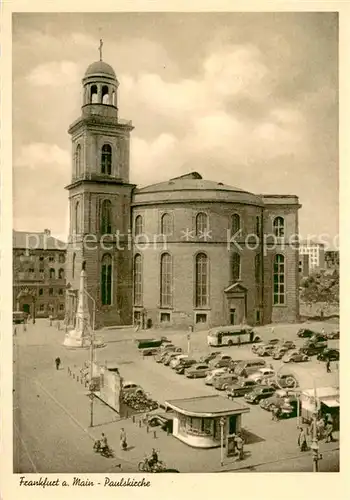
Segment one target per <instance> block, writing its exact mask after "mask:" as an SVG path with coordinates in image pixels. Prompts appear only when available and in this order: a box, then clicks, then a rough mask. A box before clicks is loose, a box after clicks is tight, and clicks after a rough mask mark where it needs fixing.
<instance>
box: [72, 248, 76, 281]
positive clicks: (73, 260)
mask: <svg viewBox="0 0 350 500" xmlns="http://www.w3.org/2000/svg"><path fill="white" fill-rule="evenodd" d="M75 258H76V255H75V253H73V259H72V278H74V274H75Z"/></svg>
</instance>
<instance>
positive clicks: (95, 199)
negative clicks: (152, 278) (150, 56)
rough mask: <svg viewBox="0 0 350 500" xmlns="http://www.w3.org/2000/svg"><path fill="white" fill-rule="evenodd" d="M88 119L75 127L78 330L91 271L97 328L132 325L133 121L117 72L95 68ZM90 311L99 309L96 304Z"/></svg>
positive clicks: (71, 260)
mask: <svg viewBox="0 0 350 500" xmlns="http://www.w3.org/2000/svg"><path fill="white" fill-rule="evenodd" d="M82 85H83V99H82V100H83V102H82V108H81V116H80V117H79V118H78V119H77V120H75V121H74V122H73V123H72V124H71V125H70V127H69V130H68V133H69V134H70V135H71V140H72V178H71V182H70V184H69V185H68V186H67V187H66V189H67V190H68V192H69V209H70V224H69V226H70V230H69V243H68V249H67V267H66V273H67V284H68V286H67V288H68V290H67V304H66V306H67V307H66V311H67V318H66V319H67V320H68V322H69V324H72V323H74V314H75V310H76V305H77V291H78V288H79V276H80V272H81V269H82V265H83V262H85V266H86V274H87V283H86V284H87V287H86V288H87V291H88V293H89V294H90V295H91V297H92V298H93V299H94V300H95V302H96V325H97V326H103V325H106V326H107V325H126V324H131V322H132V248H131V243H130V240H131V238H130V234H131V226H130V225H131V215H130V214H131V196H132V190H133V188H134V186H133V185H132V184H130V183H129V146H130V132H131V131H132V130H133V126H132V123H131V121H126V120H121V119H120V118H119V116H118V86H119V82H118V80H117V77H116V74H115V72H114V70H113V68H112V67H111V66H110V65H109V64H107V63H105V62H104V61H103V60H102V41H101V43H100V60H99V61H97V62H94V63H92V64H91V65H90V66H89V67H88V68H87V70H86V72H85V76H84V78H83V80H82ZM89 303H90V306H89V307H90V311H91V312H92V309H93V301H92V300H91V299H90V300H89Z"/></svg>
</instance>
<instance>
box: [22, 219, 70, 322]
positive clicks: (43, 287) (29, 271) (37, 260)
mask: <svg viewBox="0 0 350 500" xmlns="http://www.w3.org/2000/svg"><path fill="white" fill-rule="evenodd" d="M65 262H66V249H65V243H64V242H62V241H60V240H58V239H57V238H54V237H52V236H51V234H50V231H49V230H47V229H46V230H45V231H44V232H42V233H29V232H24V231H13V309H14V310H16V311H24V312H26V313H28V314H30V315H31V316H32V317H34V318H35V317H37V318H38V317H39V318H40V317H41V318H44V317H48V316H49V315H50V314H51V315H53V316H54V317H57V318H64V314H65V296H66V280H65Z"/></svg>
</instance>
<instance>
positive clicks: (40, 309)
mask: <svg viewBox="0 0 350 500" xmlns="http://www.w3.org/2000/svg"><path fill="white" fill-rule="evenodd" d="M39 311H40V312H43V311H45V305H44V304H40V306H39Z"/></svg>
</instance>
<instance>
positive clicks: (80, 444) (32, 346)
mask: <svg viewBox="0 0 350 500" xmlns="http://www.w3.org/2000/svg"><path fill="white" fill-rule="evenodd" d="M310 327H311V325H310ZM322 327H323V326H322ZM278 329H283V330H282V331H283V337H284V338H286V339H290V338H293V339H294V338H295V334H296V330H297V326H296V325H279V326H278V327H277V326H274V332H271V329H270V328H266V327H265V328H264V330H263V329H261V330H262V333H261V335H262V336H263V338H264V339H265V338H266V339H267V338H268V337H269V336H271V335H272V336H280V332H279V331H278ZM330 329H332V326H331V327H330ZM101 334H102V335H103V337H104V339H105V341H106V342H107V346H106V347H105V348H103V349H98V350H97V353H96V355H97V359H98V360H100V361H115V362H117V363H118V364H119V365H120V370H121V372H122V374H123V376H124V377H125V378H126V379H129V380H133V381H135V382H137V383H140V384H141V385H142V386H143V387H144V388H145V390H146V391H148V392H149V393H151V395H152V396H153V398H154V399H157V400H159V401H164V400H166V399H175V398H180V397H181V398H182V397H191V396H195V395H205V394H217V392H216V391H215V390H214V389H212V388H211V387H207V386H205V384H204V383H203V381H202V380H189V379H186V378H185V377H183V376H180V375H177V374H176V373H175V372H173V371H172V370H171V369H170V368H168V367H164V366H163V365H159V364H157V363H156V362H155V361H154V360H153V359H152V358H151V357H147V358H143V357H142V356H140V354H139V352H138V351H137V348H136V345H135V342H134V341H133V340H134V339H135V338H141V337H143V338H146V337H148V338H149V337H153V336H155V335H157V336H159V335H160V334H161V332H159V331H156V332H154V331H153V332H149V331H148V332H138V333H137V334H135V333H134V332H133V330H132V329H118V330H105V331H103V332H101ZM166 335H167V336H168V337H169V338H171V339H172V340H173V341H174V342H175V343H176V344H177V345H181V346H183V348H185V347H187V339H186V335H185V334H184V333H183V332H182V333H181V332H169V331H168V332H167V333H166ZM63 338H64V332H63V331H58V330H57V329H56V328H54V327H49V326H48V324H47V322H46V321H45V320H42V321H38V322H37V323H36V325H29V326H28V329H27V332H23V331H20V329H19V330H18V334H17V336H16V337H15V347H14V354H15V356H14V362H15V366H14V375H15V394H14V429H15V433H14V435H15V439H14V444H15V448H14V449H15V463H14V467H15V470H17V471H21V472H31V471H35V470H37V471H38V472H67V473H69V472H71V473H72V472H75V473H78V472H86V473H88V472H107V471H109V472H119V471H123V472H135V471H136V470H137V464H138V462H139V461H140V460H142V459H143V457H144V455H145V454H149V453H150V451H151V449H152V447H156V448H157V449H158V450H159V452H160V458H161V459H162V460H163V461H165V462H166V463H167V465H168V466H169V467H171V468H175V469H178V470H180V471H181V472H201V471H203V472H204V471H205V472H208V471H219V470H223V471H224V470H234V469H237V470H238V469H242V466H243V467H244V468H248V467H253V466H254V465H256V466H258V465H259V464H264V463H267V462H269V463H272V462H274V463H276V460H277V459H279V460H282V459H284V463H285V464H286V463H288V459H290V462H289V464H290V467H291V468H292V469H291V470H294V471H295V468H294V467H295V466H296V465H295V464H297V463H298V460H299V456H300V460H301V462H300V464H301V465H300V467H301V468H303V467H305V465H302V464H305V461H306V462H307V459H306V458H305V456H304V455H303V454H301V453H300V452H299V450H298V447H297V442H296V441H297V429H296V419H290V420H287V421H282V422H273V421H272V420H271V415H270V413H268V412H265V411H264V410H262V409H261V408H260V407H256V406H252V407H251V411H250V413H249V414H246V415H243V428H244V430H245V432H246V433H247V436H248V437H249V439H248V443H247V445H246V447H245V451H246V453H245V458H244V460H243V461H242V462H237V460H236V459H235V458H234V459H231V458H230V459H229V458H226V459H225V463H224V467H221V466H220V450H219V449H213V450H198V449H192V448H190V447H188V446H187V445H185V444H183V443H181V442H180V441H179V440H177V439H175V438H173V437H172V436H167V435H166V433H164V432H163V431H161V430H159V429H157V430H156V434H155V435H154V433H153V429H152V430H150V432H147V428H146V427H145V426H143V425H142V426H141V427H139V420H138V419H136V421H135V423H134V422H133V421H132V419H127V420H120V419H119V417H118V415H117V414H116V413H115V412H114V411H113V410H111V409H110V408H108V407H107V406H106V405H104V404H103V403H101V402H98V401H95V403H94V427H93V428H89V427H88V426H89V423H90V400H89V398H88V397H87V393H86V389H85V387H84V386H83V385H82V384H81V383H80V381H79V382H77V380H76V379H73V378H72V377H71V376H70V375H69V373H68V367H70V368H73V367H74V366H76V367H80V366H81V365H82V364H83V362H84V361H85V360H86V359H88V356H89V353H88V351H86V350H68V349H66V348H64V347H63V346H62V341H63ZM191 351H192V352H193V354H194V355H195V356H197V355H199V354H201V353H203V352H207V351H208V348H207V346H206V343H205V333H195V334H193V339H192V342H191ZM238 351H239V354H238ZM225 352H226V349H225ZM227 352H230V353H232V356H233V357H236V358H237V356H238V357H239V358H242V359H243V358H246V357H252V354H251V351H250V346H242V347H239V348H238V347H236V348H235V347H233V348H228V349H227ZM57 355H58V356H60V358H61V360H62V367H61V369H60V370H59V371H56V370H55V367H54V362H53V360H54V359H55V357H56V356H57ZM268 359H270V358H268ZM288 369H290V367H288ZM293 369H295V370H297V371H298V372H300V371H305V372H308V373H309V374H308V377H310V374H311V378H315V379H316V380H317V384H318V386H320V385H330V384H334V383H337V382H338V374H337V372H336V370H335V366H333V372H332V373H331V374H327V373H326V371H325V367H324V365H323V364H321V363H317V362H316V361H311V362H309V363H305V364H303V366H301V365H298V366H297V365H295V367H293ZM121 427H124V428H125V430H126V433H127V436H128V444H129V448H128V450H127V451H125V452H124V451H122V450H120V448H119V433H120V429H121ZM101 432H104V433H105V434H106V435H107V436H108V440H109V443H110V445H111V446H112V448H113V449H114V450H115V455H116V456H115V458H113V459H106V458H103V457H101V456H99V455H96V454H94V453H93V452H92V443H93V439H94V438H95V437H97V436H99V435H100V433H101ZM335 437H337V434H335ZM338 447H339V443H338V442H335V443H328V444H326V443H321V444H320V448H321V452H328V451H331V450H335V449H337V448H338ZM336 453H338V452H336ZM301 455H302V458H301ZM310 460H311V456H310ZM284 466H285V467H287V468H288V466H286V465H284ZM259 467H260V469H261V467H262V465H259ZM266 467H268V465H266ZM276 467H277V469H278V466H276V465H271V469H272V470H274V469H276ZM260 469H259V470H260ZM264 470H266V469H264Z"/></svg>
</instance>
